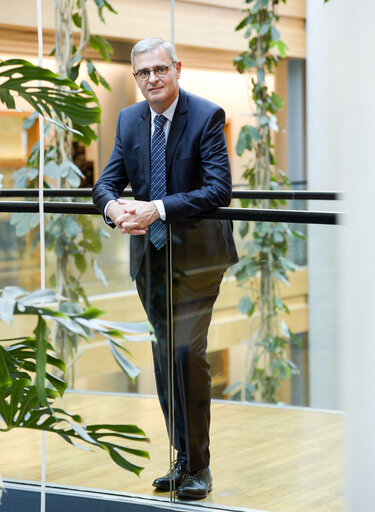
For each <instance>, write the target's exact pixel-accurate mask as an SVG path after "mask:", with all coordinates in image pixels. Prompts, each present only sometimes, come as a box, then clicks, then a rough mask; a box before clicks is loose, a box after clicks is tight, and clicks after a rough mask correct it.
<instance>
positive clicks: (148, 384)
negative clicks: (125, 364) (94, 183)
mask: <svg viewBox="0 0 375 512" xmlns="http://www.w3.org/2000/svg"><path fill="white" fill-rule="evenodd" d="M0 220H1V222H2V226H3V229H4V230H5V231H3V233H4V238H3V237H2V240H4V244H2V248H1V258H2V263H3V264H4V268H3V273H2V274H1V279H2V281H1V287H4V286H6V285H10V284H14V283H16V284H21V285H23V286H25V288H27V289H30V290H32V289H36V288H38V286H39V285H38V283H37V278H35V277H33V279H34V281H33V283H34V287H32V286H31V287H29V286H28V283H27V282H26V281H25V280H22V279H24V278H21V275H25V276H26V275H32V274H33V273H36V272H37V270H36V266H37V261H36V260H37V256H32V255H31V254H30V250H28V249H27V246H26V248H25V245H22V244H26V243H29V242H27V241H25V240H24V241H23V242H22V239H16V238H15V235H14V230H12V229H9V222H10V216H9V215H8V214H2V215H1V219H0ZM93 222H94V223H96V224H97V225H100V224H101V225H102V226H103V223H102V221H101V219H100V218H99V217H93ZM7 226H8V229H7ZM239 226H240V223H239V222H235V223H234V229H233V233H234V238H235V241H236V247H237V252H238V255H239V256H240V258H241V257H243V256H245V254H246V253H247V251H249V249H250V250H251V248H252V247H253V242H252V240H253V238H252V235H253V233H254V228H255V225H254V223H251V224H250V229H249V234H248V235H246V237H245V238H241V237H240V236H239ZM271 227H272V226H271V225H270V224H267V223H263V225H262V226H260V225H259V226H257V229H258V230H263V232H267V230H269V229H271ZM294 228H295V229H296V230H298V231H301V232H305V233H307V238H306V239H305V240H300V242H299V243H300V244H301V251H302V253H303V254H304V255H305V257H304V258H305V260H304V258H301V257H300V256H299V253H300V252H301V251H289V254H290V258H291V259H292V261H293V263H296V264H297V265H298V266H297V268H296V269H295V271H293V272H292V271H288V272H287V276H288V279H289V284H287V283H286V282H283V280H282V279H281V277H280V276H279V278H280V281H278V282H277V284H276V287H277V290H278V295H277V296H278V297H279V298H280V300H281V301H282V302H283V303H284V304H285V306H286V307H282V306H281V303H280V302H279V301H278V299H276V301H275V300H273V301H272V303H276V304H278V307H279V309H280V311H279V314H278V316H277V318H276V320H275V324H276V325H277V329H278V336H279V337H280V339H279V340H277V342H278V343H279V344H281V346H284V347H285V358H286V359H287V360H289V361H291V362H292V363H288V364H287V366H285V365H282V364H280V363H275V364H274V367H273V374H271V375H269V378H268V381H269V382H273V381H272V379H273V377H274V376H275V374H278V375H279V376H283V377H285V378H284V379H282V380H281V382H280V386H279V387H278V384H277V383H276V381H275V383H274V388H275V393H274V394H273V395H272V394H271V393H270V392H269V393H268V395H267V396H266V397H265V396H263V397H262V396H261V392H260V389H259V382H256V381H254V379H249V370H250V369H251V368H253V367H254V357H253V358H252V359H251V356H252V355H253V354H254V353H255V351H256V350H258V349H259V348H263V347H262V346H261V344H260V345H254V344H249V339H250V335H252V334H254V333H256V332H257V331H258V329H259V325H260V322H259V318H260V315H259V311H258V309H257V308H255V311H254V314H252V315H250V316H249V315H248V314H247V313H249V312H251V307H250V303H249V301H248V300H247V299H243V296H244V295H245V294H246V293H248V291H249V290H248V289H247V287H248V286H249V283H248V281H247V280H246V279H243V281H242V277H244V276H241V273H240V270H241V266H240V265H234V266H231V267H230V268H229V270H227V271H226V272H225V275H224V278H223V281H222V282H221V284H220V280H221V274H222V273H223V271H224V270H225V269H226V268H227V266H228V264H230V263H233V262H234V251H233V246H232V244H231V239H230V224H229V223H225V222H221V221H220V222H218V221H199V222H195V223H194V224H190V225H189V226H188V227H184V228H182V227H179V228H177V227H176V226H174V227H173V229H172V241H173V243H172V263H173V287H172V293H173V305H174V308H173V313H174V317H173V318H174V321H173V331H174V338H173V339H174V344H175V356H176V357H175V365H174V366H173V372H174V379H173V387H174V402H173V403H174V413H175V424H176V432H175V435H174V444H175V447H176V448H177V450H176V453H175V456H176V457H177V455H178V452H180V455H181V454H182V455H183V450H184V446H183V443H184V442H185V450H186V452H185V453H186V459H187V463H188V464H189V469H192V470H193V469H199V467H198V465H202V464H205V465H206V464H207V463H208V462H206V461H208V459H207V444H208V440H207V425H208V423H210V430H209V438H210V445H209V450H210V461H209V465H210V469H211V472H212V477H213V490H212V492H210V493H209V495H208V497H207V498H206V499H204V500H202V501H200V502H199V504H200V505H204V504H209V505H211V506H212V505H215V506H216V505H217V506H222V507H225V508H226V509H229V508H230V507H241V508H243V509H259V510H268V511H276V510H277V511H278V512H280V511H281V512H284V511H285V512H286V511H287V510H299V509H302V508H303V510H306V511H308V512H310V511H311V512H312V511H316V510H319V507H320V509H321V510H327V509H330V510H331V509H332V510H336V509H337V510H340V509H341V508H343V507H344V504H343V498H342V496H343V467H342V443H343V422H344V416H343V413H341V412H340V410H341V408H342V406H341V393H340V389H339V386H338V383H339V374H338V365H337V361H338V360H339V358H340V346H339V338H338V332H337V325H338V319H337V304H338V303H339V296H338V293H339V286H338V283H337V279H338V276H337V261H338V243H337V235H338V228H337V227H335V226H301V225H296V226H294ZM104 229H105V230H108V232H110V237H111V238H110V239H109V242H108V246H107V245H106V244H107V242H105V244H104V250H103V253H102V254H101V255H100V256H98V261H99V266H100V267H101V268H102V270H104V272H105V273H106V274H107V281H108V286H104V285H103V284H100V283H99V284H98V282H97V279H96V277H95V274H94V272H93V271H88V272H87V273H86V274H85V276H84V278H83V280H82V282H83V283H84V286H85V287H86V288H87V290H88V296H89V299H90V302H91V303H92V305H93V306H95V307H98V308H100V309H102V310H104V311H106V312H107V313H106V314H105V315H104V316H103V319H106V320H109V321H122V322H133V321H144V320H146V318H147V317H146V314H145V312H144V308H143V306H142V303H141V301H140V300H139V297H138V293H137V289H136V283H135V282H133V281H131V280H130V279H129V278H128V275H129V272H130V259H129V239H128V237H123V236H121V235H120V234H119V233H118V232H116V230H115V231H112V230H110V228H108V227H105V226H104ZM242 229H243V224H242ZM228 233H229V235H228ZM26 238H27V237H26ZM276 238H277V237H276ZM138 241H139V240H138ZM223 241H226V243H224V244H222V242H223ZM5 242H6V243H5ZM109 244H111V245H109ZM10 248H13V249H12V251H13V252H12V251H11V250H10ZM104 251H106V252H104ZM150 251H151V252H149V253H148V256H147V258H146V259H145V262H146V260H147V264H149V265H151V267H149V268H151V271H150V270H147V268H144V269H143V272H142V273H141V274H140V280H141V281H142V279H144V280H145V282H144V289H145V290H146V292H145V295H144V301H145V303H146V302H147V301H149V302H150V304H151V303H152V304H153V305H154V309H155V311H156V312H157V314H156V316H155V317H152V318H150V320H152V322H153V323H154V326H155V327H156V329H157V333H160V334H159V345H160V343H161V342H162V343H164V347H165V322H166V318H165V315H166V307H165V302H164V301H165V296H166V291H165V282H164V281H165V277H164V270H163V269H164V260H165V249H163V250H162V251H161V252H160V253H157V252H156V250H154V249H151V250H150ZM296 253H297V254H296ZM22 258H23V260H22ZM34 258H35V260H34ZM22 261H23V263H22V265H23V266H21V262H22ZM47 261H48V273H49V274H50V273H51V272H52V271H53V263H54V262H55V260H54V258H52V257H51V255H50V253H49V255H48V260H47ZM240 261H242V260H240ZM305 261H306V263H305ZM7 265H8V266H7ZM12 265H13V266H12ZM55 266H56V263H55ZM290 266H291V267H292V265H290ZM249 268H250V267H249ZM21 270H22V271H23V274H22V272H21ZM236 270H237V272H236ZM11 271H12V272H13V274H12V275H11V277H12V279H10V272H11ZM150 272H153V274H152V273H150ZM236 273H237V278H239V279H240V281H241V282H240V283H239V282H237V278H236ZM260 282H261V281H260V278H259V274H257V273H255V274H254V276H253V281H252V285H251V286H252V287H251V290H250V299H251V300H252V302H253V303H256V298H255V297H256V296H257V294H258V292H259V285H260ZM121 283H122V285H121ZM219 284H220V294H219V296H218V297H217V298H216V294H217V291H218V286H219ZM158 301H159V302H158ZM212 304H214V307H213V312H212V319H211V318H210V317H211V308H212ZM239 304H240V306H239ZM287 310H288V311H289V313H288V312H287ZM25 319H26V320H25ZM22 320H23V322H22ZM283 322H284V323H285V325H284V324H283ZM208 324H209V331H208V343H207V349H206V347H205V339H206V329H207V325H208ZM4 325H5V324H4ZM285 326H287V327H285ZM2 327H3V325H2ZM33 328H34V324H33V321H32V318H30V319H28V318H27V317H17V318H15V321H14V323H13V327H12V328H11V327H7V326H5V330H4V331H3V332H4V333H2V337H6V336H16V335H17V336H21V335H22V334H25V329H26V330H27V333H28V334H30V333H31V331H32V329H33ZM289 330H290V332H291V333H293V336H292V337H291V338H290V333H289ZM288 336H289V339H288ZM258 342H259V343H261V342H263V344H264V345H266V343H264V340H261V339H259V340H258ZM125 346H126V347H127V348H128V349H129V350H130V352H131V353H132V357H131V358H129V359H130V360H131V362H132V363H134V364H135V365H136V366H137V367H138V368H139V369H140V370H141V371H140V373H139V375H138V376H137V377H136V378H135V379H134V382H132V381H131V380H129V378H128V377H127V376H126V375H125V374H124V373H123V371H122V370H121V369H120V367H119V366H118V364H117V363H116V361H115V358H114V357H113V355H112V353H111V350H110V348H109V346H108V342H107V341H106V340H105V339H104V338H103V337H100V336H95V338H94V339H93V340H92V342H91V343H86V344H85V346H84V347H80V349H82V350H81V351H79V357H77V356H78V353H76V354H75V355H74V359H73V361H74V365H73V366H74V382H73V383H72V389H70V390H69V391H67V392H66V393H65V396H64V399H63V400H62V402H61V404H60V405H61V407H62V408H65V409H66V410H68V411H69V412H71V413H73V412H79V413H80V414H81V415H82V416H83V418H84V420H85V422H86V423H87V424H97V423H119V424H120V423H121V424H135V425H138V426H139V427H141V428H142V429H143V430H144V431H145V433H146V434H147V436H148V437H149V438H150V440H151V444H150V445H148V444H147V445H146V444H145V443H140V442H139V443H131V442H129V446H130V445H131V447H132V448H141V449H146V450H149V452H150V456H151V461H150V462H148V461H146V460H144V459H142V458H139V457H134V456H132V455H127V456H128V457H129V459H131V460H132V462H136V463H138V464H139V465H140V466H145V469H144V471H143V472H142V473H141V477H140V478H139V479H138V478H137V477H135V475H134V474H132V473H130V472H128V471H125V470H123V469H121V468H120V467H119V466H116V465H115V464H114V463H113V461H112V460H111V459H110V457H109V456H108V454H106V453H104V452H103V451H102V450H97V449H95V450H94V453H89V452H86V451H83V450H79V449H77V448H74V447H72V446H69V445H68V444H67V443H66V442H64V441H63V440H62V439H60V438H58V437H57V436H54V435H50V434H48V435H47V481H48V482H49V483H56V484H62V485H69V486H74V487H85V488H95V489H107V490H112V491H116V492H120V493H121V492H123V493H127V494H128V493H130V494H140V495H149V496H157V497H159V498H161V499H165V500H168V499H169V493H168V492H156V491H155V489H154V487H153V486H152V482H153V481H154V479H155V478H157V477H159V476H161V475H163V474H165V473H166V471H167V469H168V467H169V449H168V436H167V429H166V420H165V418H164V416H163V413H162V411H161V407H160V404H159V400H158V397H157V392H156V384H155V379H154V363H153V355H152V347H151V343H150V342H149V341H145V342H137V343H135V342H134V343H133V342H130V341H129V342H125ZM154 347H156V345H154ZM159 348H161V349H163V347H160V346H159ZM267 348H268V351H267V350H266V351H265V353H264V354H263V355H261V356H260V357H259V358H258V362H257V367H258V374H257V375H258V381H260V380H261V377H260V376H261V375H262V370H264V368H265V365H264V361H266V360H267V357H269V354H270V352H272V349H273V348H276V341H275V342H274V344H273V345H272V343H269V344H268V345H267ZM81 352H82V353H81ZM205 352H206V360H205V356H204V354H205ZM162 357H163V360H162V361H161V362H162V364H161V365H160V368H162V369H164V368H165V367H166V366H168V365H167V363H166V362H165V357H166V356H165V351H164V352H163V355H162ZM276 359H277V358H276ZM294 365H295V366H296V367H297V368H298V373H297V371H296V372H294V370H295V369H296V368H295V366H294ZM209 366H210V370H209V372H210V380H211V397H212V399H211V406H210V407H209V406H207V403H208V402H209V393H208V391H209V379H208V378H207V369H208V367H209ZM288 368H289V369H293V372H290V373H291V375H290V376H289V370H288ZM246 384H248V386H247V388H246ZM254 387H255V388H257V387H258V389H255V392H254ZM251 393H253V394H254V395H255V396H253V397H251ZM160 395H161V397H162V399H163V400H165V393H164V394H163V393H162V392H161V393H160ZM181 395H185V396H187V397H188V399H187V400H186V402H183V403H184V405H183V406H182V409H184V408H185V407H186V412H187V414H185V411H184V410H182V412H181ZM196 398H197V400H196ZM270 398H272V400H270ZM270 401H276V402H277V403H273V404H271V403H269V402H270ZM194 408H195V409H194ZM207 410H209V411H210V414H208V412H207ZM186 426H187V429H188V432H189V433H191V434H192V435H191V437H192V440H191V439H190V438H189V436H188V435H185V434H186V432H185V433H184V434H182V435H181V431H183V429H185V430H186ZM181 429H182V430H181ZM202 433H203V435H202ZM40 439H41V437H40V433H39V432H37V433H34V432H31V433H29V432H27V431H26V430H21V429H19V430H16V429H15V430H14V431H12V432H9V433H2V435H1V436H0V450H1V453H2V454H5V455H4V460H6V464H4V465H3V467H2V469H1V473H2V476H3V478H12V479H25V480H29V481H39V479H40V465H41V464H40V451H41V448H40V444H41V441H40ZM186 440H187V442H188V444H189V448H188V449H186ZM80 444H83V443H80ZM190 444H191V445H192V447H190ZM194 445H195V447H194ZM197 446H198V448H196V447H197ZM190 452H191V453H190ZM6 454H8V455H6ZM199 458H201V461H199V460H200V459H199ZM202 460H203V462H202ZM197 461H198V462H197ZM194 464H195V465H194Z"/></svg>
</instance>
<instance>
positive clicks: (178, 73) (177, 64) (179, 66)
mask: <svg viewBox="0 0 375 512" xmlns="http://www.w3.org/2000/svg"><path fill="white" fill-rule="evenodd" d="M181 67H182V64H181V61H180V60H179V61H178V62H176V72H177V78H180V76H181Z"/></svg>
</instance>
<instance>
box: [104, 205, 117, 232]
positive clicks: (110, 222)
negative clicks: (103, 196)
mask: <svg viewBox="0 0 375 512" xmlns="http://www.w3.org/2000/svg"><path fill="white" fill-rule="evenodd" d="M115 202H116V201H115V200H114V199H111V200H110V201H108V203H107V204H106V205H105V208H104V220H105V221H106V223H107V224H109V225H110V226H114V224H115V223H114V222H112V220H111V219H109V218H108V217H107V209H108V206H109V205H110V204H111V203H115Z"/></svg>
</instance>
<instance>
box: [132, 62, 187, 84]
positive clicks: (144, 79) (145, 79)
mask: <svg viewBox="0 0 375 512" xmlns="http://www.w3.org/2000/svg"><path fill="white" fill-rule="evenodd" d="M175 64H177V61H173V62H171V64H169V66H161V65H160V66H155V67H154V68H152V69H140V70H139V71H137V72H136V73H133V76H134V77H135V78H136V79H137V80H140V81H141V82H146V81H147V80H150V76H151V73H154V75H155V76H157V77H158V78H164V77H166V76H167V75H168V73H169V69H170V68H171V67H172V66H174V65H175ZM160 67H167V68H168V71H167V72H166V74H165V75H161V76H160V75H158V74H157V73H156V72H155V69H157V68H160ZM141 71H147V72H148V77H147V78H139V76H138V73H140V72H141Z"/></svg>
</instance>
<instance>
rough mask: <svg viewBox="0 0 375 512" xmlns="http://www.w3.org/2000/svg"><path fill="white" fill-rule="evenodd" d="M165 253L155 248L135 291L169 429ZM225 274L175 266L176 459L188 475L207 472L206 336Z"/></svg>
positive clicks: (149, 250)
mask: <svg viewBox="0 0 375 512" xmlns="http://www.w3.org/2000/svg"><path fill="white" fill-rule="evenodd" d="M165 257H166V256H165V248H163V249H161V250H159V251H158V250H156V249H155V248H154V246H153V245H152V244H150V245H149V247H148V248H147V251H146V255H145V258H144V261H143V263H142V265H141V267H140V270H139V272H138V274H137V277H136V283H137V290H138V294H139V296H140V298H141V301H142V303H143V306H144V308H145V311H146V313H147V316H148V319H149V321H150V322H151V323H152V325H153V327H154V329H155V334H156V338H157V341H156V342H153V344H152V349H153V357H154V367H155V378H156V386H157V391H158V396H159V401H160V405H161V408H162V411H163V414H164V417H165V421H166V424H167V429H168V424H169V421H168V412H169V410H168V355H167V308H166V272H165V269H166V265H165ZM222 277H223V271H222V270H214V271H213V270H209V269H206V270H203V269H202V271H199V270H196V271H195V272H193V273H189V275H186V274H184V273H183V272H181V271H179V262H178V261H173V281H172V282H173V285H172V296H173V298H172V304H173V376H174V380H173V388H174V399H173V409H174V425H175V429H174V433H173V434H174V435H173V436H170V439H171V441H172V442H173V444H174V448H175V449H176V450H177V452H178V458H180V459H184V460H186V461H187V468H188V471H197V470H199V469H203V468H205V467H208V466H209V462H210V451H209V428H210V401H211V378H210V375H209V364H208V363H207V361H206V349H207V331H208V327H209V324H210V321H211V317H212V308H213V305H214V303H215V300H216V298H217V296H218V294H219V287H220V283H221V280H222Z"/></svg>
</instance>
